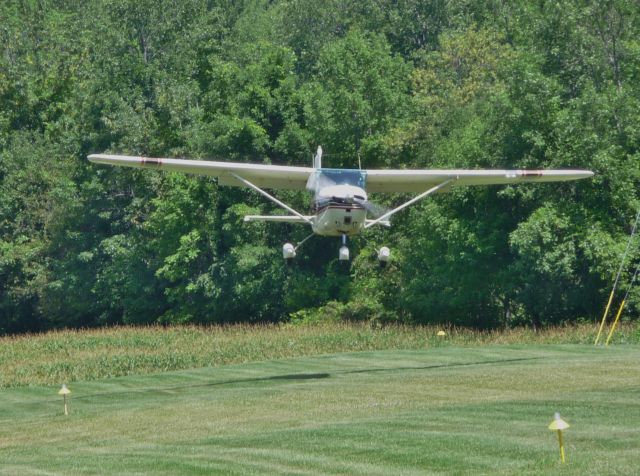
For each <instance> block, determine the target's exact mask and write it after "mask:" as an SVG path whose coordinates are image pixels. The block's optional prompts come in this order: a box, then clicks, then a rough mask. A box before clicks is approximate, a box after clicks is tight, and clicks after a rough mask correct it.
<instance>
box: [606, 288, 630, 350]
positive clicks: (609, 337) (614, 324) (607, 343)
mask: <svg viewBox="0 0 640 476" xmlns="http://www.w3.org/2000/svg"><path fill="white" fill-rule="evenodd" d="M625 302H626V301H625V300H624V299H623V300H622V304H620V309H618V314H616V319H615V320H614V321H613V325H612V326H611V330H610V331H609V335H608V336H607V341H606V342H605V343H604V345H609V341H610V340H611V336H612V335H613V331H614V330H615V329H616V325H617V324H618V320H619V319H620V314H622V309H623V308H624V303H625Z"/></svg>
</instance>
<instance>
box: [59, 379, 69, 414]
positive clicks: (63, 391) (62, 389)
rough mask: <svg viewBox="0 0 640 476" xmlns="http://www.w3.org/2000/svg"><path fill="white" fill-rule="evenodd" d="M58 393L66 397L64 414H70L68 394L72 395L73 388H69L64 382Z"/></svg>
mask: <svg viewBox="0 0 640 476" xmlns="http://www.w3.org/2000/svg"><path fill="white" fill-rule="evenodd" d="M58 395H62V398H63V399H64V414H65V415H68V414H69V409H68V408H67V395H71V390H69V389H68V388H67V385H66V384H64V383H63V384H62V388H61V389H60V390H59V391H58Z"/></svg>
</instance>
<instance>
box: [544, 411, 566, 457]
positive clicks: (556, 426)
mask: <svg viewBox="0 0 640 476" xmlns="http://www.w3.org/2000/svg"><path fill="white" fill-rule="evenodd" d="M567 428H569V424H568V423H567V422H566V421H564V420H563V419H562V418H560V413H558V412H556V414H555V418H554V419H553V421H552V422H551V424H550V425H549V429H550V430H555V431H557V432H558V445H560V459H561V460H562V462H563V463H564V443H563V442H562V430H566V429H567Z"/></svg>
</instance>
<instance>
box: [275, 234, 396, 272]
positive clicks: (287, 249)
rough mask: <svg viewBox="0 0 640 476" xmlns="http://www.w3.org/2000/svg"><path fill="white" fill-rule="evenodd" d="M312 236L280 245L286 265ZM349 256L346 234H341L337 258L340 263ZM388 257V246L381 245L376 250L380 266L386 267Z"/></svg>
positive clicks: (389, 255)
mask: <svg viewBox="0 0 640 476" xmlns="http://www.w3.org/2000/svg"><path fill="white" fill-rule="evenodd" d="M312 236H313V234H311V235H309V236H307V237H306V238H305V239H304V240H302V241H301V242H300V243H298V245H297V246H293V244H292V243H285V244H284V245H283V246H282V257H283V258H284V260H285V262H286V263H287V264H288V265H290V264H291V263H292V262H293V258H295V257H296V250H297V249H298V248H299V247H300V246H302V244H303V243H304V242H305V241H307V240H308V239H309V238H311V237H312ZM349 258H350V253H349V247H348V246H347V235H342V246H340V249H339V250H338V260H339V261H340V262H342V263H346V262H348V261H349ZM390 259H391V250H390V249H389V248H387V247H386V246H383V247H382V248H380V249H379V250H378V262H379V263H380V267H381V268H386V266H387V264H388V263H389V260H390Z"/></svg>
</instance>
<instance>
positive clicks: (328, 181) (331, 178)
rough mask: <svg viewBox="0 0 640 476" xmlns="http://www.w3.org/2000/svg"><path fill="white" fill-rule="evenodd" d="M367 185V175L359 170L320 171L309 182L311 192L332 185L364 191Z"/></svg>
mask: <svg viewBox="0 0 640 476" xmlns="http://www.w3.org/2000/svg"><path fill="white" fill-rule="evenodd" d="M366 183H367V173H366V172H365V171H364V170H358V169H318V170H316V171H315V172H314V173H313V174H312V175H311V176H310V177H309V181H308V182H307V188H308V189H309V190H314V191H318V190H319V189H321V188H324V187H328V186H331V185H354V186H356V187H360V188H362V189H364V188H365V185H366Z"/></svg>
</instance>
